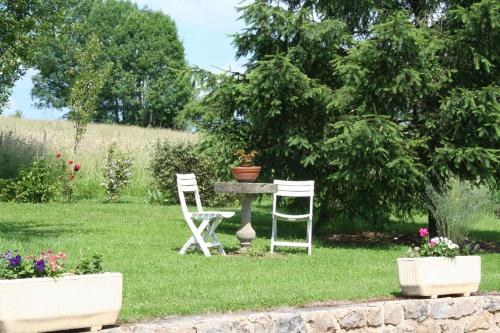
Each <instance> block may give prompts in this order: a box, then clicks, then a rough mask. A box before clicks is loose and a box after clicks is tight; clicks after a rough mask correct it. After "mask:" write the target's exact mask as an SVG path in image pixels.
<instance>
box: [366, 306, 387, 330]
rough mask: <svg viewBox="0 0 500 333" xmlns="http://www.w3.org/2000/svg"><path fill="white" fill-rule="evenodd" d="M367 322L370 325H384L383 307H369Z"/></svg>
mask: <svg viewBox="0 0 500 333" xmlns="http://www.w3.org/2000/svg"><path fill="white" fill-rule="evenodd" d="M365 315H366V324H367V325H368V326H374V327H378V326H382V325H383V324H384V313H383V311H382V308H381V307H378V306H374V307H368V308H366V311H365Z"/></svg>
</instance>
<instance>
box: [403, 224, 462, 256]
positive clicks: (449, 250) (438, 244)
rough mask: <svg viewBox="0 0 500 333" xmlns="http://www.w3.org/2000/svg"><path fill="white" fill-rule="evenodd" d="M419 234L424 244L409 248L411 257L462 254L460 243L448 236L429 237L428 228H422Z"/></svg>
mask: <svg viewBox="0 0 500 333" xmlns="http://www.w3.org/2000/svg"><path fill="white" fill-rule="evenodd" d="M419 234H420V237H421V238H422V244H421V245H420V246H415V247H410V248H409V249H408V254H409V256H410V257H454V256H456V255H458V254H460V249H459V247H458V245H457V244H455V243H453V242H452V241H451V240H449V239H448V238H446V237H434V238H432V239H429V231H428V230H427V228H420V230H419Z"/></svg>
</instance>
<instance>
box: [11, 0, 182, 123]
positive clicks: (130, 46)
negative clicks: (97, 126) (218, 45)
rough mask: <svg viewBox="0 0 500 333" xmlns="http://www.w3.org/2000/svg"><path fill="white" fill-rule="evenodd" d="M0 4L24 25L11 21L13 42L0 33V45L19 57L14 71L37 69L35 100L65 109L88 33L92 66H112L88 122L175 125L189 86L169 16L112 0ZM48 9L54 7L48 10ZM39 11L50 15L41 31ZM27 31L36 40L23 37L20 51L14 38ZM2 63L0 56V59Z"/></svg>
mask: <svg viewBox="0 0 500 333" xmlns="http://www.w3.org/2000/svg"><path fill="white" fill-rule="evenodd" d="M2 2H5V4H4V5H3V7H2V15H3V16H7V15H8V14H11V15H12V19H11V21H15V20H16V19H17V20H19V18H20V17H23V16H24V17H26V23H25V24H24V25H21V23H19V22H18V23H17V24H18V26H17V27H16V28H17V30H16V32H17V33H18V35H17V36H16V37H13V38H12V39H13V40H12V41H9V40H7V39H6V38H5V36H2V40H3V42H5V43H6V44H8V45H6V49H8V47H9V46H10V48H11V51H12V52H13V53H15V52H17V54H13V56H15V55H17V56H22V57H21V58H20V59H21V63H20V65H21V66H18V67H19V68H18V72H19V73H21V74H22V72H23V71H24V70H25V68H27V67H34V68H35V69H37V70H38V74H37V75H36V76H35V77H34V78H33V81H34V88H33V90H32V96H33V97H34V98H35V99H36V101H37V105H39V106H43V107H55V108H59V109H62V108H67V107H69V106H70V90H71V87H72V86H73V84H74V83H75V80H76V78H77V77H78V74H79V71H80V67H79V65H78V61H77V56H78V54H79V53H81V52H82V49H84V48H85V47H88V43H89V40H90V39H91V38H96V39H97V40H98V42H99V44H100V50H99V52H98V54H96V55H95V60H94V62H95V64H94V65H95V66H96V70H99V69H103V68H106V67H107V66H110V65H111V71H110V73H109V75H107V78H106V82H105V84H104V87H103V89H102V91H101V93H100V94H99V103H98V107H97V109H96V110H95V112H94V113H93V115H92V121H94V122H99V123H120V124H128V125H138V126H148V127H168V128H172V127H174V126H175V117H176V115H177V114H178V113H179V111H180V110H182V109H183V107H184V105H185V104H186V103H187V102H188V101H189V99H190V97H191V86H190V81H189V76H188V75H187V73H188V71H187V69H188V65H187V62H186V60H185V57H184V48H183V45H182V43H181V42H180V40H179V36H178V34H177V30H176V26H175V23H174V21H173V20H172V19H171V18H170V17H169V16H168V15H165V14H163V13H161V12H155V11H151V10H147V9H139V8H138V7H137V5H135V4H132V3H131V2H128V1H116V0H110V1H103V0H83V1H76V0H67V1H58V0H50V1H46V2H37V1H24V0H21V1H15V2H12V1H2ZM34 9H36V10H34ZM50 10H53V11H54V12H53V13H50V14H49V13H47V12H49V11H50ZM44 15H46V16H47V17H49V18H53V22H52V23H53V24H52V25H51V26H50V28H48V27H46V24H44V27H43V30H42V27H40V28H37V27H36V25H37V24H38V22H42V20H43V19H44V17H43V16H44ZM11 21H10V20H9V21H8V22H7V21H2V25H4V24H8V25H9V27H10V24H11ZM21 28H24V29H25V30H23V29H21ZM23 32H24V34H23ZM30 35H31V36H36V38H35V37H30V38H31V39H32V40H27V41H26V43H25V44H26V45H25V49H23V50H19V47H18V46H17V45H16V43H17V44H18V43H20V42H22V41H23V39H27V38H28V37H27V36H30ZM12 36H15V34H14V32H13V33H12ZM2 51H3V50H2ZM7 60H8V59H7V58H6V57H5V58H2V63H3V62H4V61H7ZM13 61H14V62H16V61H18V59H17V58H16V59H13ZM2 65H3V64H2ZM14 74H15V73H13V77H17V76H16V75H14ZM2 76H3V75H2ZM11 81H12V82H11V84H13V82H15V80H11ZM8 88H9V87H6V88H5V87H4V88H3V89H4V90H6V91H8ZM5 95H7V93H6V94H5Z"/></svg>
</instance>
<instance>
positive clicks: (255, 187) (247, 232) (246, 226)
mask: <svg viewBox="0 0 500 333" xmlns="http://www.w3.org/2000/svg"><path fill="white" fill-rule="evenodd" d="M214 191H215V192H222V193H234V194H236V196H237V197H238V200H239V201H240V204H241V225H240V229H238V231H237V232H236V238H238V240H239V241H240V246H241V250H246V249H248V248H249V247H250V245H251V243H252V240H254V238H255V230H253V228H252V202H253V201H254V200H255V199H256V198H257V196H258V195H259V194H263V193H276V192H277V191H278V185H275V184H268V183H215V184H214Z"/></svg>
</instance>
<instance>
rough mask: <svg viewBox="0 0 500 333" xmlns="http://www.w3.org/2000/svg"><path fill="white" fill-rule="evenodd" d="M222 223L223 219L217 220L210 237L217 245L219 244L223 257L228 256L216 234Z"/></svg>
mask: <svg viewBox="0 0 500 333" xmlns="http://www.w3.org/2000/svg"><path fill="white" fill-rule="evenodd" d="M221 222H222V220H221V219H217V220H216V221H215V222H214V223H213V224H212V228H211V229H210V235H211V236H210V237H211V238H212V239H213V241H214V242H215V243H217V250H218V251H219V253H220V254H222V255H223V256H225V255H226V252H225V251H224V248H223V247H222V244H221V243H220V241H219V238H217V235H216V234H215V229H216V228H217V227H218V226H219V224H220V223H221Z"/></svg>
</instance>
